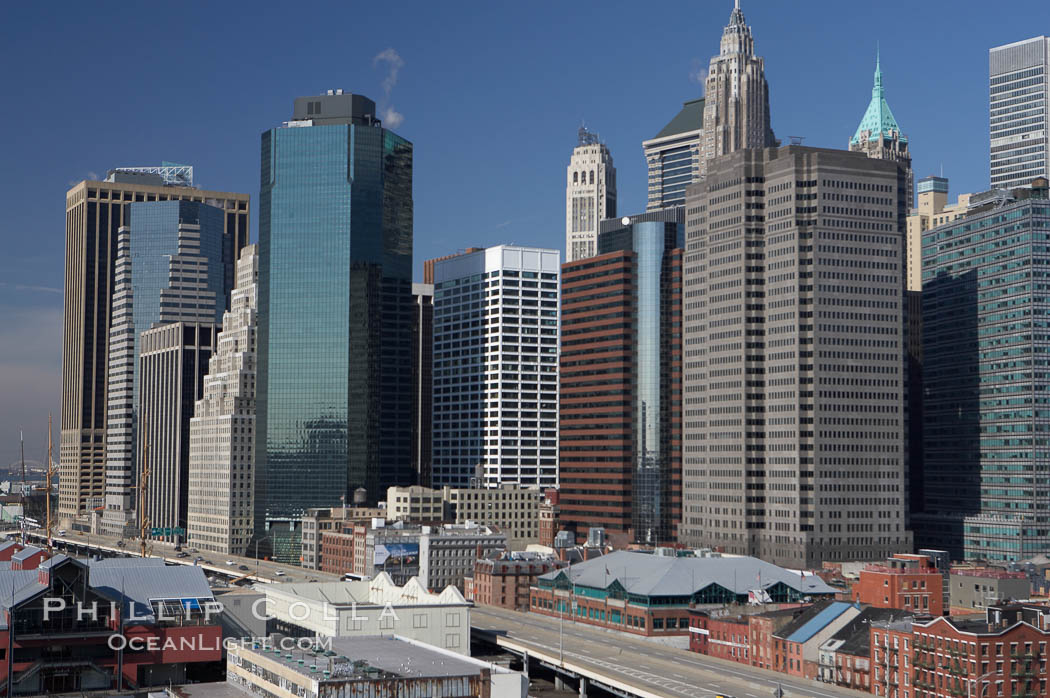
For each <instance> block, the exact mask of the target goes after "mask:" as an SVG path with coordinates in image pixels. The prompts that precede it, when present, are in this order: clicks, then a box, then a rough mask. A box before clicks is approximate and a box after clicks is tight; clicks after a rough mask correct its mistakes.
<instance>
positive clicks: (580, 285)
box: [559, 207, 683, 544]
mask: <svg viewBox="0 0 1050 698" xmlns="http://www.w3.org/2000/svg"><path fill="white" fill-rule="evenodd" d="M682 216H683V213H682V208H681V207H676V208H670V209H664V210H662V211H650V212H648V213H644V214H642V215H638V216H631V217H625V218H624V219H622V220H619V219H613V220H607V221H602V224H601V232H600V234H599V236H598V255H597V256H595V257H592V258H590V259H584V260H578V261H575V262H567V263H566V264H564V265H563V266H562V293H563V294H564V295H563V303H562V349H561V380H562V384H561V385H562V388H561V395H562V397H561V405H562V409H561V460H560V481H561V489H560V491H559V501H560V509H561V522H562V524H563V525H564V526H565V527H567V528H569V529H571V530H574V531H575V533H576V536H577V538H578V539H582V538H584V537H586V535H587V529H589V528H591V527H601V528H604V529H605V531H606V533H607V534H608V535H610V536H612V538H613V540H615V541H617V542H621V543H622V542H641V543H650V544H655V543H664V542H669V541H673V540H675V529H676V526H677V523H678V520H679V518H680V510H679V508H680V505H681V489H680V487H681V396H680V394H679V393H678V388H677V386H678V385H680V375H681V263H682V261H681V260H682V258H681V248H682V240H683V237H682V236H683V225H682V223H683V221H682Z"/></svg>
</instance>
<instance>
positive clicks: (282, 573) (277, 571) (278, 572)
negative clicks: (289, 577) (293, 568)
mask: <svg viewBox="0 0 1050 698" xmlns="http://www.w3.org/2000/svg"><path fill="white" fill-rule="evenodd" d="M274 576H277V577H283V576H284V570H274Z"/></svg>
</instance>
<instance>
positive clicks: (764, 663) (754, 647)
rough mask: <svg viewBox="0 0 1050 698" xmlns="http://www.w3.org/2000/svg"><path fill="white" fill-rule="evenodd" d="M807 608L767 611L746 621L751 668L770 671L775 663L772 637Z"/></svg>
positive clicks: (798, 607)
mask: <svg viewBox="0 0 1050 698" xmlns="http://www.w3.org/2000/svg"><path fill="white" fill-rule="evenodd" d="M806 608H808V607H807V606H796V607H794V608H786V609H782V610H779V611H767V612H766V613H759V614H757V615H754V616H751V617H750V618H749V619H748V637H749V640H750V642H751V652H750V656H751V666H754V667H758V668H760V669H772V668H773V666H774V662H775V661H776V655H775V653H774V651H773V636H774V635H775V634H776V633H777V632H778V631H780V630H781V629H782V628H783V627H784V626H786V625H787V624H788V623H790V622H792V621H793V620H795V619H796V618H798V617H799V616H800V615H802V614H803V613H804V612H805V610H806Z"/></svg>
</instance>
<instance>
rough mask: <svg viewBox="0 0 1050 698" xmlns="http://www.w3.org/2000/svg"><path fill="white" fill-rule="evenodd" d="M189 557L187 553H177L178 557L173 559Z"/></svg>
mask: <svg viewBox="0 0 1050 698" xmlns="http://www.w3.org/2000/svg"><path fill="white" fill-rule="evenodd" d="M189 556H190V554H189V553H179V554H178V555H176V556H175V557H189Z"/></svg>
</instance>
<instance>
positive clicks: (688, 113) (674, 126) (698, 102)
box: [650, 97, 704, 140]
mask: <svg viewBox="0 0 1050 698" xmlns="http://www.w3.org/2000/svg"><path fill="white" fill-rule="evenodd" d="M703 127H704V98H703V97H701V98H700V99H694V100H690V101H688V102H683V103H682V111H680V112H678V114H676V115H675V117H674V118H673V119H671V120H670V121H669V122H667V125H666V126H664V127H663V128H662V129H660V133H658V134H656V135H655V136H653V137H652V139H650V140H656V139H657V138H667V137H668V136H676V135H678V134H679V133H688V132H690V131H699V130H700V129H702V128H703Z"/></svg>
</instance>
